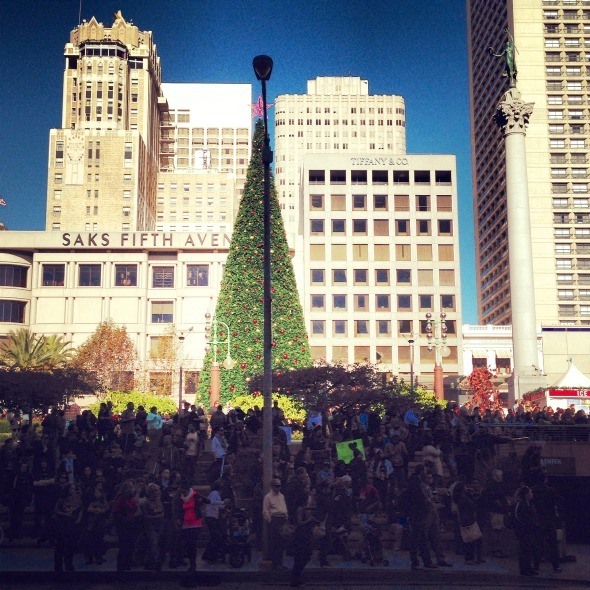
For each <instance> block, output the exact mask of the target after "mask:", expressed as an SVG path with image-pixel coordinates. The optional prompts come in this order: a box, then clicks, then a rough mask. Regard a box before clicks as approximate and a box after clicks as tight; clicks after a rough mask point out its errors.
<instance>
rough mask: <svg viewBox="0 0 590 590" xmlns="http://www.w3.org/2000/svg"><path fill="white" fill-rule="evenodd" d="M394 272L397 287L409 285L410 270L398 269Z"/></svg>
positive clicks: (410, 280)
mask: <svg viewBox="0 0 590 590" xmlns="http://www.w3.org/2000/svg"><path fill="white" fill-rule="evenodd" d="M395 272H396V282H397V284H398V285H410V284H411V283H412V271H411V270H410V269H398V270H396V271H395Z"/></svg>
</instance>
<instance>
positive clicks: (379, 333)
mask: <svg viewBox="0 0 590 590" xmlns="http://www.w3.org/2000/svg"><path fill="white" fill-rule="evenodd" d="M330 324H331V326H332V332H331V336H333V337H346V336H348V335H349V325H350V330H351V331H352V332H351V333H352V334H354V335H355V336H361V337H365V336H376V337H377V338H379V337H388V336H389V337H390V336H391V320H375V321H374V324H373V328H374V332H373V334H371V333H370V328H371V320H332V321H331V322H326V320H311V335H312V336H318V337H319V336H330V334H328V332H327V328H329V325H330ZM426 325H427V322H426V320H420V334H427V331H426ZM413 327H414V321H413V320H397V333H398V335H399V334H413V333H414V332H413ZM447 333H448V334H455V333H456V325H455V321H454V320H448V321H447Z"/></svg>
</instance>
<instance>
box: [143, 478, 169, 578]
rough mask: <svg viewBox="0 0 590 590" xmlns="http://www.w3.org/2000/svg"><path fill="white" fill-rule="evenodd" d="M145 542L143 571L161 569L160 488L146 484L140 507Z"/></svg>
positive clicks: (162, 526)
mask: <svg viewBox="0 0 590 590" xmlns="http://www.w3.org/2000/svg"><path fill="white" fill-rule="evenodd" d="M141 508H142V515H143V518H144V535H145V540H146V545H147V547H146V557H145V569H146V570H156V571H158V572H159V571H160V570H161V569H162V537H163V532H164V505H163V503H162V494H161V491H160V486H158V485H157V484H155V483H150V484H148V486H147V488H146V497H145V502H143V504H142V505H141Z"/></svg>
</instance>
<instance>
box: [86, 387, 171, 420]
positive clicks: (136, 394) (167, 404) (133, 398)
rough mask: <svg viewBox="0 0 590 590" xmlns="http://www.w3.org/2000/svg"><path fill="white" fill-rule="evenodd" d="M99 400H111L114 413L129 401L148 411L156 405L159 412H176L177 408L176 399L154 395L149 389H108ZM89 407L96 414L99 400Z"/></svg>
mask: <svg viewBox="0 0 590 590" xmlns="http://www.w3.org/2000/svg"><path fill="white" fill-rule="evenodd" d="M101 401H104V402H108V401H110V402H112V404H113V413H114V414H120V413H121V412H122V411H123V410H124V409H125V408H126V407H127V404H128V403H129V402H133V403H134V405H135V409H136V410H137V408H138V406H143V407H144V408H145V409H146V411H147V412H149V411H150V408H151V407H152V406H156V408H158V412H160V413H161V414H166V413H168V414H170V415H172V414H176V412H177V410H178V408H177V406H176V400H174V399H173V398H171V397H170V396H161V395H154V394H153V393H151V392H149V391H147V392H146V391H109V392H107V394H106V395H105V396H104V397H102V398H101ZM90 409H91V410H92V412H93V413H94V415H96V416H97V415H98V410H99V409H100V402H97V403H96V404H93V405H91V406H90Z"/></svg>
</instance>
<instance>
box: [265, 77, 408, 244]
mask: <svg viewBox="0 0 590 590" xmlns="http://www.w3.org/2000/svg"><path fill="white" fill-rule="evenodd" d="M275 152H276V154H275V181H276V186H277V194H278V197H279V203H280V205H281V209H282V211H283V219H284V221H285V229H286V231H287V237H288V239H289V243H290V244H291V245H293V244H294V239H295V235H297V234H300V233H301V226H300V222H301V220H300V216H299V211H300V207H301V204H300V200H299V199H300V183H301V176H300V174H301V165H302V162H303V156H304V155H305V154H308V153H318V154H321V153H324V154H333V153H336V154H338V153H342V154H373V155H380V154H384V153H388V154H391V153H395V154H405V153H406V109H405V103H404V99H403V98H402V97H401V96H395V95H370V94H369V83H368V81H367V80H361V79H360V78H358V77H354V76H348V77H320V78H316V79H315V80H308V82H307V94H282V95H280V96H278V97H277V98H276V100H275Z"/></svg>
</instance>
